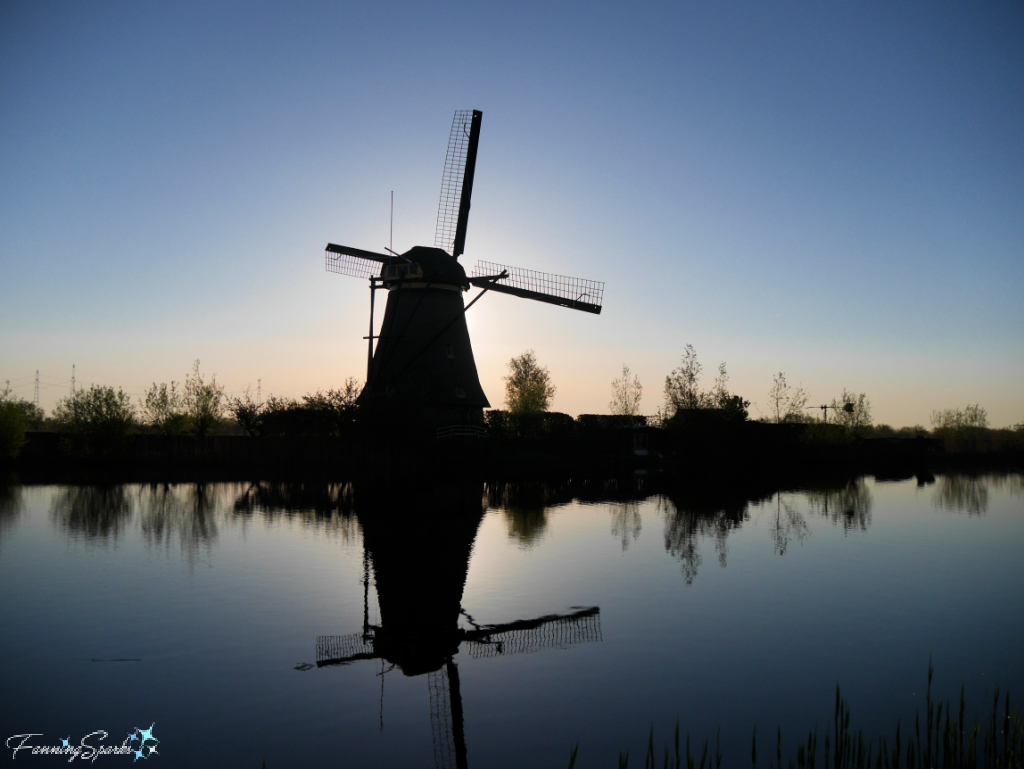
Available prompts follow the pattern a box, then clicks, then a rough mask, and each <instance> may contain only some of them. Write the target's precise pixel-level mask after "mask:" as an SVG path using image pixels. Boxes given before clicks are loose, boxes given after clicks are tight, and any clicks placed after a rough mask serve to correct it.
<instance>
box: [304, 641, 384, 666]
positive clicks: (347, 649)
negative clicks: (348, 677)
mask: <svg viewBox="0 0 1024 769" xmlns="http://www.w3.org/2000/svg"><path fill="white" fill-rule="evenodd" d="M371 640H372V639H371V638H368V637H367V636H365V635H363V634H362V633H352V634H350V635H321V636H317V638H316V666H317V667H318V668H319V667H324V666H325V665H347V664H348V663H350V662H356V661H357V660H367V659H374V658H375V657H376V655H375V654H374V651H373V644H372V643H371Z"/></svg>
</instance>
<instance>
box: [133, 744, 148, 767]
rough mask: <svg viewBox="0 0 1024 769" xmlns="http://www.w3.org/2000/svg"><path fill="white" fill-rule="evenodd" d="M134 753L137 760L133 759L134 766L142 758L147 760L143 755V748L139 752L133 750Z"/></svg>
mask: <svg viewBox="0 0 1024 769" xmlns="http://www.w3.org/2000/svg"><path fill="white" fill-rule="evenodd" d="M132 753H134V754H135V758H133V759H132V763H133V764H134V763H135V762H136V761H138V760H139V759H140V758H145V756H144V755H142V748H139V749H138V750H133V751H132Z"/></svg>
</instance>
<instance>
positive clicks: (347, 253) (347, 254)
mask: <svg viewBox="0 0 1024 769" xmlns="http://www.w3.org/2000/svg"><path fill="white" fill-rule="evenodd" d="M395 260H396V257H393V256H388V255H387V254H378V253H376V252H375V251H364V250H363V249H361V248H351V247H350V246H337V245H335V244H334V243H328V244H327V248H326V249H325V251H324V264H325V266H326V268H327V271H328V272H336V273H338V274H339V275H350V276H351V277H353V278H363V279H367V278H372V277H374V276H375V275H379V274H380V266H381V264H384V263H387V262H393V261H395Z"/></svg>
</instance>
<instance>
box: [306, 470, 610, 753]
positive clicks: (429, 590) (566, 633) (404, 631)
mask: <svg viewBox="0 0 1024 769" xmlns="http://www.w3.org/2000/svg"><path fill="white" fill-rule="evenodd" d="M481 499H482V488H481V485H480V484H468V485H462V486H459V487H449V488H440V487H435V489H434V493H433V494H431V493H430V492H429V491H428V492H427V493H426V494H422V493H421V494H420V495H419V496H418V497H417V498H416V499H415V500H413V499H409V498H408V497H405V498H404V499H400V498H395V497H394V496H392V497H391V499H390V500H389V501H388V502H386V503H385V504H383V505H377V506H375V507H376V509H374V510H370V511H368V512H360V513H357V515H358V516H359V519H360V524H361V525H362V528H363V543H364V567H363V568H364V573H363V590H364V592H363V628H362V631H361V632H358V633H352V634H350V635H343V636H320V637H318V638H317V641H316V665H317V667H318V668H322V667H327V666H332V665H347V664H351V663H354V662H358V661H360V660H376V659H380V660H381V661H382V662H387V663H390V664H391V665H392V666H393V667H397V668H399V669H400V670H401V671H402V672H403V673H404V674H405V675H407V676H419V675H424V674H426V675H427V684H428V688H429V690H430V718H431V726H432V732H433V740H434V758H435V762H436V765H437V766H439V767H465V766H467V759H466V740H465V733H464V718H463V711H462V696H461V692H460V686H459V670H458V666H457V665H456V662H455V656H456V655H457V654H458V653H459V652H460V651H465V652H468V653H469V655H470V656H471V657H474V658H483V657H499V656H507V655H510V654H518V653H522V652H534V651H538V650H541V649H546V648H555V649H564V648H567V647H569V646H574V645H576V644H580V643H585V642H588V641H600V640H601V625H600V609H599V608H598V607H596V606H594V607H573V608H572V609H571V610H570V611H568V612H564V613H560V614H546V615H544V616H540V617H536V618H534V619H520V620H515V621H512V622H505V623H501V624H492V625H481V624H479V623H477V622H476V621H475V620H474V619H473V617H471V616H470V615H469V614H468V613H467V612H466V611H465V610H464V609H463V608H462V593H463V589H464V587H465V584H466V576H467V574H468V571H469V559H470V555H471V553H472V547H473V541H474V540H475V539H476V533H477V529H478V528H479V525H480V522H481V521H482V520H483V513H484V509H483V505H482V503H481ZM371 566H372V569H373V577H374V583H375V585H376V592H377V601H378V604H379V607H380V624H376V625H375V624H371V623H370V621H369V585H370V568H371ZM460 625H463V626H462V627H460Z"/></svg>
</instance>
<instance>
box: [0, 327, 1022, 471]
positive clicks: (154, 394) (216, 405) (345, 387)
mask: <svg viewBox="0 0 1024 769" xmlns="http://www.w3.org/2000/svg"><path fill="white" fill-rule="evenodd" d="M507 368H508V374H507V375H506V376H505V377H504V382H505V404H504V405H505V411H504V413H505V414H508V415H511V416H512V418H513V419H518V418H519V417H521V416H523V415H539V414H546V413H549V412H550V407H551V404H552V401H553V399H554V396H555V393H556V391H557V390H556V387H555V384H554V382H553V381H552V378H551V373H550V371H549V370H548V369H547V368H546V367H545V366H542V365H541V364H540V362H539V361H538V359H537V355H536V353H535V352H534V351H533V350H527V351H526V352H524V353H522V354H521V355H518V356H515V357H513V358H512V359H511V360H509V362H508V364H507ZM702 374H703V364H702V363H701V362H700V360H699V359H698V357H697V352H696V350H695V349H694V347H693V345H692V344H687V345H686V346H685V348H684V351H683V354H682V356H681V360H680V364H679V366H677V367H676V368H674V369H673V370H672V371H671V372H670V373H669V374H668V375H667V376H666V377H665V383H664V388H663V396H664V403H663V405H662V406H660V407H659V408H658V409H657V410H656V412H655V413H654V414H653V415H651V416H647V417H644V416H643V415H642V412H641V401H642V398H643V386H642V384H641V383H640V379H639V377H637V376H636V375H634V374H632V372H630V369H629V367H628V366H627V365H623V367H622V372H621V375H620V376H619V377H617V378H616V379H615V380H613V381H612V383H611V399H610V401H609V404H608V411H609V412H610V414H612V415H614V416H616V417H629V418H631V419H632V420H634V421H632V422H630V424H634V423H639V422H638V421H637V420H641V421H643V422H645V423H646V424H648V425H651V426H655V427H663V428H667V429H672V428H678V427H682V426H685V425H687V424H691V423H693V420H694V419H698V418H699V419H701V420H703V421H704V422H705V423H706V422H707V421H708V419H711V420H712V421H716V420H717V421H718V422H723V423H732V422H743V421H747V420H749V419H750V413H749V407H750V405H751V403H750V401H749V400H747V399H746V398H744V397H743V396H741V395H739V394H737V393H734V392H732V391H731V390H730V388H729V375H728V372H727V369H726V364H725V363H724V362H722V363H720V364H719V366H718V369H717V375H716V376H715V378H714V380H713V382H712V385H711V387H710V388H709V389H704V388H703V387H702V385H701V378H702ZM360 391H361V383H360V382H359V381H358V380H356V379H354V378H352V377H349V378H348V379H346V380H345V381H344V383H343V384H342V386H341V387H339V388H336V389H334V388H332V389H329V390H327V391H319V390H318V391H317V392H315V393H312V394H308V395H304V396H302V398H300V399H297V400H296V399H292V398H285V397H281V396H275V395H271V396H269V397H268V398H267V399H266V400H265V401H257V399H255V398H253V396H252V392H251V390H250V389H249V388H246V390H245V391H244V392H243V393H242V395H240V396H237V397H229V396H227V395H225V392H224V387H223V385H221V384H219V383H218V382H217V379H216V375H214V376H211V377H209V379H207V378H206V376H204V375H203V374H202V373H201V371H200V366H199V361H198V360H197V361H195V362H194V364H193V367H192V370H191V371H190V372H189V373H188V374H186V376H185V379H184V381H183V382H181V383H178V382H175V381H171V382H170V383H161V384H157V383H155V382H154V383H153V385H152V387H151V388H149V390H147V391H146V393H145V395H144V396H143V397H142V398H141V400H140V402H139V403H138V404H133V403H132V402H131V397H130V396H129V395H127V394H126V393H124V392H123V390H121V389H116V390H115V389H114V388H113V387H109V386H100V385H93V386H91V387H89V388H83V389H80V390H76V391H75V392H73V393H72V394H70V395H69V396H67V397H65V398H63V399H61V400H60V401H58V403H57V405H56V407H55V408H54V411H53V414H52V417H50V418H46V417H45V414H44V412H43V410H42V409H40V408H39V407H38V406H36V405H34V404H33V403H31V402H29V401H26V400H24V399H21V398H17V397H15V396H14V395H13V394H12V393H11V391H10V390H9V389H2V390H0V459H3V458H12V457H14V456H17V454H18V453H19V451H20V449H21V448H22V446H23V445H24V444H25V442H26V434H27V432H28V431H31V430H41V429H49V430H53V431H55V432H60V433H62V434H64V435H65V436H66V439H67V441H68V447H69V448H70V449H71V450H72V452H73V453H81V454H88V453H90V452H94V451H95V450H96V447H107V449H109V448H111V447H113V448H117V447H119V446H121V444H123V442H124V440H125V439H126V437H127V436H128V435H129V434H132V433H136V432H148V433H154V434H158V435H167V436H170V435H191V436H195V437H197V438H204V437H206V436H207V435H209V434H210V433H212V432H213V431H215V430H218V429H224V428H225V427H226V428H228V429H231V430H232V431H240V432H244V433H246V434H248V435H253V436H258V435H323V436H339V435H343V434H346V432H347V431H348V430H349V429H350V428H351V426H352V425H353V424H354V422H355V420H356V418H357V412H358V406H357V398H358V396H359V393H360ZM767 396H768V399H767V403H768V407H767V413H766V414H762V415H761V417H760V419H759V420H758V421H762V422H772V423H777V424H807V425H821V424H828V425H832V426H834V427H837V428H842V430H843V431H844V433H846V434H848V435H850V436H854V437H923V436H931V437H935V438H941V439H944V440H946V441H947V442H949V441H952V442H953V443H955V444H957V445H961V446H964V445H968V444H972V443H974V444H976V443H977V442H978V441H980V440H982V439H983V438H986V437H991V436H992V434H993V433H998V434H1002V433H1007V435H1008V436H1009V437H1012V438H1015V440H1016V442H1021V441H1024V423H1022V424H1018V425H1016V426H1014V427H1013V428H1005V429H1004V430H998V431H993V430H992V428H991V427H990V425H989V420H988V414H987V412H986V410H985V409H984V408H983V407H981V406H980V405H978V404H974V405H968V406H966V407H963V408H947V409H942V410H936V411H933V412H932V414H931V426H932V427H931V430H928V429H926V428H925V427H924V426H922V425H914V426H913V427H902V428H899V429H895V428H893V427H891V426H889V425H884V424H883V425H875V424H874V423H873V419H872V414H871V402H870V400H869V399H868V397H867V395H866V394H865V393H855V392H852V391H848V390H846V389H845V388H844V389H843V391H842V394H841V395H840V396H838V397H837V398H832V399H831V401H830V402H828V403H825V404H821V405H817V406H815V405H808V404H809V403H810V395H809V393H808V392H807V391H806V390H805V389H804V388H803V387H802V386H792V385H790V384H789V382H788V381H787V379H786V375H785V373H784V372H781V371H780V372H778V373H777V374H776V375H775V376H774V377H773V382H772V386H771V388H770V389H769V390H768V393H767ZM815 412H820V414H815ZM563 416H564V415H563ZM570 419H571V417H570ZM502 420H504V417H503V416H502V412H500V411H498V410H494V412H493V413H492V415H491V417H490V418H489V419H488V423H489V424H491V423H494V424H497V423H498V422H502ZM505 422H507V420H505ZM505 422H502V423H503V424H504V423H505ZM609 424H612V423H611V422H610V423H609ZM615 424H618V422H615ZM623 424H624V423H623Z"/></svg>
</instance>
